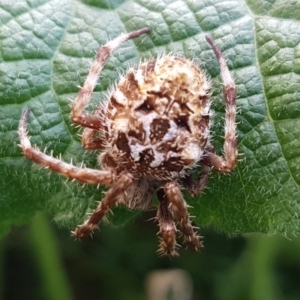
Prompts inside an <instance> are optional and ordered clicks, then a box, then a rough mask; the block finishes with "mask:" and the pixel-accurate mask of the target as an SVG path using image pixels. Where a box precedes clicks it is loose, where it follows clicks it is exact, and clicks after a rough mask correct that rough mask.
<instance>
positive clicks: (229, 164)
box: [203, 36, 238, 173]
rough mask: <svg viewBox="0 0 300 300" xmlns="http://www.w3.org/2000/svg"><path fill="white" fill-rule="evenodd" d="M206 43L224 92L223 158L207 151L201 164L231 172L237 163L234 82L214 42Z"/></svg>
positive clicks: (210, 40) (209, 39) (208, 39)
mask: <svg viewBox="0 0 300 300" xmlns="http://www.w3.org/2000/svg"><path fill="white" fill-rule="evenodd" d="M206 40H207V42H208V43H209V44H210V45H211V47H212V49H213V51H214V53H215V55H216V57H217V59H218V61H219V65H220V69H221V76H222V79H223V82H224V86H225V90H224V96H225V105H226V116H225V138H224V158H223V157H220V156H218V155H216V154H215V153H214V152H211V151H208V152H207V155H206V156H204V157H203V163H204V164H206V165H208V166H211V167H213V168H215V169H216V170H217V171H219V172H227V173H228V172H231V171H232V170H233V169H234V167H235V165H236V162H237V155H238V152H237V139H236V122H235V117H236V90H235V86H234V81H233V79H232V77H231V75H230V72H229V69H228V66H227V64H226V61H225V59H224V57H223V55H222V53H221V51H220V49H219V48H218V47H217V45H216V44H215V42H214V40H213V39H212V38H211V37H209V36H207V37H206Z"/></svg>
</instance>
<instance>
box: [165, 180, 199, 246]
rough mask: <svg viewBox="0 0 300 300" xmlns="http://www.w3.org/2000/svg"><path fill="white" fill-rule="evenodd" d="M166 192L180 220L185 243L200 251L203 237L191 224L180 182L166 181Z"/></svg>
mask: <svg viewBox="0 0 300 300" xmlns="http://www.w3.org/2000/svg"><path fill="white" fill-rule="evenodd" d="M164 192H165V194H166V196H167V198H168V202H169V203H170V209H171V210H172V212H173V213H174V215H175V216H176V218H177V220H178V222H179V225H180V227H181V232H182V234H183V238H184V241H185V243H186V244H187V245H188V246H189V248H191V249H192V250H195V251H199V250H200V249H201V248H202V247H203V244H202V242H201V241H200V238H201V237H200V236H199V235H198V233H197V232H196V231H195V230H194V227H193V226H192V224H191V221H190V218H189V213H188V210H187V205H186V202H185V200H184V198H183V196H182V194H181V191H180V187H179V184H178V183H177V182H176V181H172V182H168V183H166V184H165V186H164Z"/></svg>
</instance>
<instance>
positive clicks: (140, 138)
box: [19, 28, 237, 255]
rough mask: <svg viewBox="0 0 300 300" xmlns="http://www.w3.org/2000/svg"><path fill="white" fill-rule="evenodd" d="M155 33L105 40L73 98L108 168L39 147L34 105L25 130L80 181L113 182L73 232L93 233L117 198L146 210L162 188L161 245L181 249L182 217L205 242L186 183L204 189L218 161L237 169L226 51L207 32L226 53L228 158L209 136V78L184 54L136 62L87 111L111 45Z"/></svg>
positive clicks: (196, 244)
mask: <svg viewBox="0 0 300 300" xmlns="http://www.w3.org/2000/svg"><path fill="white" fill-rule="evenodd" d="M148 32H149V29H147V28H144V29H140V30H137V31H134V32H131V33H129V34H123V35H120V36H119V37H117V38H116V39H115V40H112V41H110V42H108V43H107V44H106V45H104V46H103V47H102V48H101V49H100V50H99V51H98V53H97V56H96V59H95V61H94V62H93V64H92V67H91V69H90V72H89V75H88V77H87V79H86V81H85V84H84V86H83V87H82V88H81V90H80V91H79V93H78V96H77V98H76V99H75V101H74V102H73V105H72V112H71V118H72V120H73V122H75V123H76V124H79V125H82V126H83V127H85V129H84V132H83V136H82V144H83V147H84V148H85V149H100V150H103V151H102V153H101V155H100V157H99V163H100V166H101V169H102V170H96V169H89V168H78V167H75V166H73V165H70V164H67V163H64V162H62V161H61V160H59V159H56V158H53V157H52V156H48V155H47V154H44V153H43V152H41V151H40V150H39V149H37V148H34V147H32V146H31V144H30V141H29V138H28V136H27V133H26V120H27V117H28V114H29V110H25V111H24V113H23V116H22V118H21V121H20V126H19V134H20V139H21V146H22V148H23V151H24V154H25V155H26V156H27V157H28V158H29V159H32V160H34V161H35V162H37V163H39V164H41V165H43V166H45V167H47V168H49V169H51V170H53V171H56V172H59V173H61V174H64V175H66V176H68V177H70V178H73V179H76V180H78V181H80V182H83V183H90V184H103V185H106V186H108V187H109V189H108V191H107V192H106V195H105V197H104V199H103V200H102V201H101V202H100V204H99V206H98V208H97V209H96V210H95V211H94V212H93V213H92V214H91V216H90V217H89V218H88V219H87V221H86V222H84V223H83V224H82V225H79V226H78V227H77V228H76V229H75V231H74V232H73V234H74V235H75V236H76V237H78V238H83V237H84V236H86V235H88V234H90V233H92V231H93V230H94V229H95V228H96V227H97V226H98V223H99V221H100V220H101V219H102V218H103V217H104V215H105V214H106V213H107V212H108V211H109V210H110V208H111V207H112V206H113V205H115V204H118V203H123V204H125V205H126V206H127V207H129V208H131V209H134V208H140V209H147V208H149V207H150V206H151V205H152V198H153V196H154V195H155V194H156V195H157V198H158V200H159V207H158V211H157V221H158V223H159V228H160V234H161V242H160V248H159V251H160V252H161V253H162V254H167V255H176V254H177V251H176V248H177V247H176V246H177V244H176V231H177V229H176V224H175V222H177V223H178V225H179V227H180V229H181V232H182V234H183V238H184V242H185V243H186V244H187V245H188V246H189V247H190V248H192V249H194V250H199V249H200V248H201V247H202V242H201V241H200V236H199V235H198V233H197V231H196V230H195V228H194V227H193V226H192V224H191V221H190V218H189V214H188V210H187V205H186V202H185V200H184V198H183V196H182V194H181V191H180V189H181V188H186V189H187V190H188V192H189V193H190V194H192V195H198V194H200V193H201V192H202V191H203V189H204V187H205V185H206V183H207V179H208V174H209V171H210V170H211V169H212V168H214V169H216V170H217V171H219V172H230V171H232V170H233V168H234V167H235V165H236V160H237V147H236V133H235V130H236V125H235V115H236V106H235V98H236V97H235V88H234V82H233V80H232V78H231V76H230V73H229V71H228V67H227V65H226V62H225V60H224V58H223V56H222V54H221V52H220V50H219V49H218V48H217V46H216V45H215V43H214V41H213V40H212V39H211V38H210V37H207V41H208V42H209V44H210V45H211V46H212V48H213V50H214V52H215V54H216V57H217V59H218V60H219V64H220V68H221V75H222V78H223V81H224V85H225V91H224V94H225V100H226V101H225V104H226V121H225V142H224V156H225V157H224V158H222V157H219V156H217V155H216V154H215V153H214V147H213V146H212V145H211V144H210V141H209V135H210V101H209V82H208V81H207V79H206V76H205V74H204V73H203V71H202V70H201V69H200V68H198V67H197V66H196V65H195V64H194V63H193V62H192V61H190V60H187V59H184V58H180V57H177V56H171V55H170V56H161V57H159V58H157V59H153V60H150V61H147V62H144V63H142V64H140V65H139V66H137V67H136V68H132V69H130V70H129V71H128V72H127V74H126V75H125V76H124V77H122V78H121V80H120V82H119V84H118V85H117V87H116V89H115V90H114V91H113V92H112V93H111V95H110V97H109V99H108V100H107V101H105V102H104V103H102V104H101V105H100V106H99V108H98V109H97V111H96V112H95V114H94V115H90V114H88V113H86V112H85V111H84V108H85V107H86V105H87V104H88V103H89V102H90V99H91V95H92V92H93V89H94V87H95V85H96V82H97V80H98V78H99V74H100V71H101V69H102V67H103V65H104V63H105V61H106V60H107V59H108V57H109V55H110V53H111V51H112V50H114V49H115V48H116V47H118V46H119V45H120V44H121V43H122V42H124V41H126V40H129V39H131V38H135V37H138V36H140V35H141V34H144V33H148ZM199 165H201V172H200V175H199V176H198V178H197V179H194V177H193V176H192V175H191V171H192V170H193V169H195V167H197V166H199Z"/></svg>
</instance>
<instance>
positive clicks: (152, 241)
mask: <svg viewBox="0 0 300 300" xmlns="http://www.w3.org/2000/svg"><path fill="white" fill-rule="evenodd" d="M154 215H155V212H154V211H150V212H147V213H143V214H142V215H141V216H139V217H138V218H137V219H136V220H135V221H134V222H131V223H129V224H127V225H125V226H123V227H118V228H116V227H114V226H112V225H107V224H103V223H102V225H101V231H98V232H97V233H96V234H95V236H94V237H93V238H87V239H85V240H84V241H75V240H74V239H73V238H72V237H71V236H70V232H69V231H68V230H67V229H59V228H57V226H56V225H54V224H53V223H52V222H51V219H50V218H49V217H48V216H47V215H45V214H43V213H41V212H40V213H38V214H37V215H36V216H35V217H34V219H33V221H32V223H31V224H29V225H26V226H23V227H19V228H14V230H12V231H11V233H10V234H9V235H8V236H7V237H5V238H4V239H3V240H2V242H1V251H0V253H1V264H0V265H1V277H0V291H1V294H0V298H1V299H32V300H35V299H49V300H59V299H62V300H63V299H78V300H83V299H89V300H94V299H105V300H106V299H112V300H114V299H118V300H139V299H151V300H152V298H150V295H149V289H150V290H152V292H155V291H153V290H155V289H158V288H159V285H161V286H163V287H164V289H165V290H166V291H167V292H166V294H164V296H162V298H158V296H155V298H154V299H157V300H158V299H180V300H181V299H182V300H184V299H201V300H203V299H232V300H234V299H261V300H267V299H272V300H273V299H287V300H292V299H293V300H294V299H295V300H296V299H300V284H299V283H300V240H299V238H297V239H288V238H285V237H282V236H273V237H268V236H265V235H261V234H253V235H250V236H248V237H246V238H245V237H231V238H230V237H228V236H226V235H224V234H221V233H217V232H215V231H214V230H211V229H203V228H202V229H201V233H202V235H204V236H205V238H204V241H205V248H204V250H203V251H202V252H201V253H194V252H191V251H188V250H184V249H181V250H180V257H175V258H172V259H170V258H167V257H159V256H158V255H157V254H156V248H157V244H158V241H157V236H156V232H157V225H156V224H155V223H154V222H153V221H149V219H150V218H152V217H153V216H154ZM155 271H160V272H155ZM153 272H155V273H153ZM176 274H177V275H178V276H179V277H178V276H177V275H176ZM155 276H158V277H157V278H156V277H155ZM176 276H177V277H176ZM154 277H155V278H156V279H157V280H156V281H155V280H154V281H152V283H153V282H155V284H154V285H153V284H152V285H151V284H150V282H151V280H153V278H154ZM158 283H159V284H158ZM181 283H182V286H183V287H182V289H186V293H185V294H184V293H183V294H181V293H180V291H178V290H177V291H176V288H177V289H180V288H181ZM172 286H173V287H172ZM191 288H192V291H190V289H191ZM157 292H158V293H159V291H157ZM161 294H163V293H162V292H161ZM184 295H185V296H184Z"/></svg>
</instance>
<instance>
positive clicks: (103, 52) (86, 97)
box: [71, 28, 150, 129]
mask: <svg viewBox="0 0 300 300" xmlns="http://www.w3.org/2000/svg"><path fill="white" fill-rule="evenodd" d="M149 31H150V29H149V28H142V29H139V30H136V31H133V32H130V33H124V34H121V35H120V36H118V37H117V38H115V39H114V40H112V41H109V42H108V43H106V44H105V45H104V46H102V47H101V48H100V49H99V51H98V52H97V54H96V58H95V60H94V62H93V63H92V66H91V69H90V71H89V74H88V76H87V78H86V80H85V83H84V85H83V87H82V88H81V89H80V91H79V93H78V95H77V97H76V99H75V100H74V102H73V104H72V111H71V118H72V120H73V122H74V123H76V124H79V125H82V126H84V127H89V128H94V129H99V128H101V127H102V120H101V117H100V116H99V115H91V114H88V113H86V112H84V108H85V107H86V106H87V104H88V103H89V102H90V100H91V96H92V93H93V90H94V88H95V86H96V83H97V81H98V79H99V74H100V72H101V70H102V68H103V66H104V64H105V62H106V60H107V59H108V57H109V55H110V54H111V52H112V51H113V50H114V49H116V48H117V47H119V46H120V45H121V44H122V43H123V42H125V41H127V40H130V39H133V38H136V37H138V36H140V35H142V34H144V33H148V32H149Z"/></svg>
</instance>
